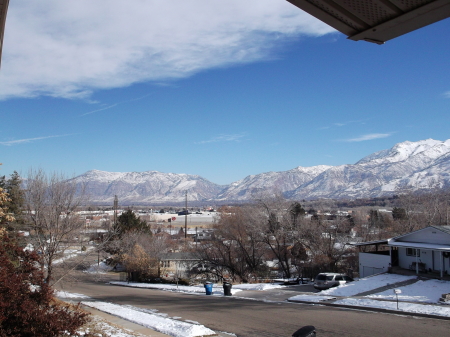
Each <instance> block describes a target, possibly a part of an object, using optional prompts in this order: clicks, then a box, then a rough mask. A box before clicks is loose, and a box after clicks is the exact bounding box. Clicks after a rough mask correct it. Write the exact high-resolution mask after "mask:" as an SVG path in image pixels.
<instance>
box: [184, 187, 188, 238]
mask: <svg viewBox="0 0 450 337" xmlns="http://www.w3.org/2000/svg"><path fill="white" fill-rule="evenodd" d="M185 197H186V198H185V205H186V208H185V210H186V213H185V215H184V238H185V239H187V216H188V209H187V190H186V191H185Z"/></svg>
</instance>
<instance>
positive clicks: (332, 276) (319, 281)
mask: <svg viewBox="0 0 450 337" xmlns="http://www.w3.org/2000/svg"><path fill="white" fill-rule="evenodd" d="M352 281H353V279H352V278H351V277H349V276H347V275H344V274H339V273H320V274H319V275H317V276H316V278H315V280H314V288H316V289H319V290H324V289H329V288H332V287H337V286H339V285H341V284H345V283H347V282H352Z"/></svg>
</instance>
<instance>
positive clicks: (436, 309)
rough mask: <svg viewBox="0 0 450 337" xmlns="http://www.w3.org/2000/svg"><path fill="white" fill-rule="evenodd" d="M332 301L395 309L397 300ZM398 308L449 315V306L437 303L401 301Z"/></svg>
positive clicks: (421, 312) (400, 310)
mask: <svg viewBox="0 0 450 337" xmlns="http://www.w3.org/2000/svg"><path fill="white" fill-rule="evenodd" d="M334 303H335V304H344V305H352V306H359V307H372V308H381V309H389V310H397V302H390V301H377V300H369V299H357V298H345V299H342V300H338V301H336V302H334ZM398 310H399V312H402V311H403V312H412V313H417V314H418V313H420V314H428V315H438V316H445V317H450V308H445V307H442V306H438V305H425V304H416V303H404V302H402V303H399V304H398Z"/></svg>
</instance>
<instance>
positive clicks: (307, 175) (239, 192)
mask: <svg viewBox="0 0 450 337" xmlns="http://www.w3.org/2000/svg"><path fill="white" fill-rule="evenodd" d="M331 167H332V166H327V165H319V166H312V167H301V166H299V167H296V168H294V169H292V170H289V171H282V172H266V173H260V174H257V175H250V176H247V177H245V178H244V179H242V180H239V181H236V182H234V183H232V184H230V185H229V186H228V187H227V188H225V189H224V190H223V192H222V193H220V194H219V195H218V196H217V197H216V200H252V199H254V198H255V197H257V196H258V195H259V194H261V193H285V192H288V191H291V190H293V189H295V188H296V187H297V186H299V185H302V184H304V183H305V182H308V181H310V180H311V179H313V178H314V177H316V176H317V175H319V174H320V173H322V172H323V171H326V170H328V169H329V168H331Z"/></svg>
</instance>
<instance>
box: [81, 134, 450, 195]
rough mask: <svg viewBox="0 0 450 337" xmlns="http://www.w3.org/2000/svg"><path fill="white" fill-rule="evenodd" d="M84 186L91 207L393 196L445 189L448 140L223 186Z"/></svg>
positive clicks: (114, 177)
mask: <svg viewBox="0 0 450 337" xmlns="http://www.w3.org/2000/svg"><path fill="white" fill-rule="evenodd" d="M75 179H76V180H77V181H79V182H80V183H81V182H85V183H86V186H87V192H88V193H89V195H90V197H91V201H92V202H98V203H112V201H113V198H114V195H117V196H118V198H119V200H120V201H121V203H136V204H137V203H164V202H166V203H169V202H182V201H184V196H185V191H186V190H187V191H188V196H189V200H190V201H221V202H223V201H230V202H231V201H247V200H253V199H255V198H257V197H259V196H261V195H268V194H273V193H283V194H284V195H285V196H286V197H288V198H291V199H295V200H300V199H315V198H363V197H379V196H385V195H392V194H394V193H398V192H399V190H401V189H403V188H412V189H420V188H430V187H432V186H439V187H448V186H450V140H446V141H438V140H433V139H427V140H422V141H418V142H408V141H406V142H402V143H398V144H396V145H395V146H394V147H392V148H391V149H388V150H382V151H378V152H375V153H373V154H371V155H369V156H366V157H364V158H362V159H361V160H359V161H358V162H357V163H356V164H348V165H340V166H326V165H319V166H313V167H301V166H299V167H297V168H294V169H292V170H288V171H282V172H266V173H261V174H257V175H250V176H247V177H246V178H244V179H242V180H239V181H236V182H234V183H231V184H230V185H227V186H220V185H217V184H214V183H212V182H210V181H208V180H206V179H204V178H202V177H200V176H196V175H188V174H175V173H161V172H157V171H147V172H125V173H118V172H104V171H97V170H92V171H89V172H86V173H85V174H83V175H81V176H79V177H77V178H75Z"/></svg>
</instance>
